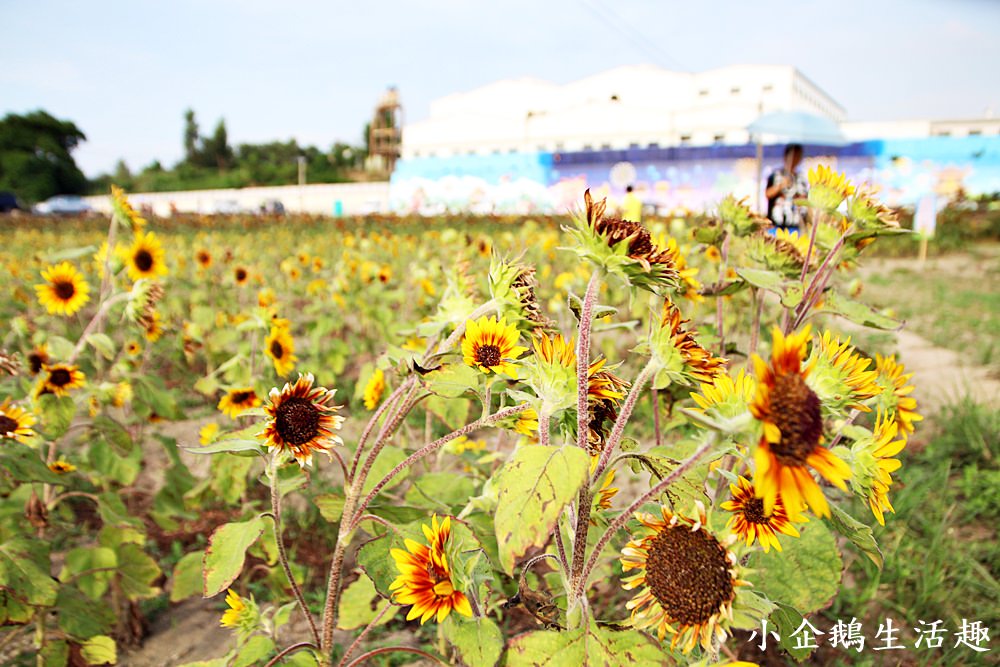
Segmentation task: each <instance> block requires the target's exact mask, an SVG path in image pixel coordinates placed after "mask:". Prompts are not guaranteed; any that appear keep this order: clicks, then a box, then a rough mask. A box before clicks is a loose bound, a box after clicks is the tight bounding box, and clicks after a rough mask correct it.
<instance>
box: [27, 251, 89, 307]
mask: <svg viewBox="0 0 1000 667" xmlns="http://www.w3.org/2000/svg"><path fill="white" fill-rule="evenodd" d="M42 279H43V280H44V281H45V282H44V283H39V284H38V285H35V293H36V294H37V295H38V303H40V304H41V305H43V306H45V309H46V310H47V311H49V312H50V313H52V314H53V315H66V316H69V315H72V314H74V313H75V312H76V311H78V310H80V309H81V308H83V305H84V304H85V303H87V302H88V301H89V300H90V286H89V285H87V282H86V281H85V280H84V279H83V274H81V273H80V272H79V271H77V270H76V267H74V266H73V265H72V264H70V263H69V262H62V263H61V264H57V265H54V266H50V267H48V268H47V269H45V270H44V271H42Z"/></svg>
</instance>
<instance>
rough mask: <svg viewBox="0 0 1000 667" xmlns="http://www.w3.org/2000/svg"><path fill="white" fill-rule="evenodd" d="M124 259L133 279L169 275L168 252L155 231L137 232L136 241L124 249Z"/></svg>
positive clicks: (129, 274) (129, 275)
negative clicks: (164, 249) (165, 251)
mask: <svg viewBox="0 0 1000 667" xmlns="http://www.w3.org/2000/svg"><path fill="white" fill-rule="evenodd" d="M123 259H124V260H125V268H126V269H127V270H128V277H129V278H131V279H132V281H136V280H139V279H140V278H150V279H155V278H156V277H157V276H165V275H167V262H166V253H164V251H163V245H162V244H161V243H160V239H158V238H157V237H156V234H154V233H153V232H141V231H140V232H136V235H135V241H133V243H132V246H131V247H129V248H127V249H126V250H125V251H124V257H123Z"/></svg>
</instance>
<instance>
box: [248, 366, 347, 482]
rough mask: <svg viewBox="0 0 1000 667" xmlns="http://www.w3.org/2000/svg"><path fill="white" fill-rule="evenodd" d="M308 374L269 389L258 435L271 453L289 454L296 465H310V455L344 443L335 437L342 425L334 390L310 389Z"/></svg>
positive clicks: (310, 381) (311, 378) (310, 377)
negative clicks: (261, 426)
mask: <svg viewBox="0 0 1000 667" xmlns="http://www.w3.org/2000/svg"><path fill="white" fill-rule="evenodd" d="M313 382H314V378H313V376H312V374H311V373H307V374H306V375H301V374H300V375H299V378H298V380H296V381H295V384H292V383H286V384H285V386H284V388H283V389H281V390H280V391H279V390H278V389H277V388H274V389H272V390H271V393H270V395H269V397H268V398H269V400H268V403H267V405H266V406H265V407H264V411H265V412H266V413H267V415H268V417H269V420H268V422H267V424H266V426H265V427H264V430H263V431H262V432H261V436H263V437H264V439H265V440H266V442H267V446H268V447H270V448H271V449H272V450H276V451H278V452H282V453H288V454H291V455H292V456H293V457H294V458H295V460H296V461H298V463H299V465H300V466H307V465H312V456H313V452H316V451H319V452H327V450H329V449H330V448H331V447H333V446H334V445H342V444H344V443H343V441H341V439H340V437H339V436H338V435H336V434H335V432H336V431H338V430H340V427H341V425H342V424H343V423H344V418H343V417H342V416H340V415H338V414H337V411H338V410H339V409H340V408H341V407H343V406H340V405H333V396H334V393H335V392H334V391H331V390H329V389H325V388H323V387H313Z"/></svg>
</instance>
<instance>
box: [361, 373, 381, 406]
mask: <svg viewBox="0 0 1000 667" xmlns="http://www.w3.org/2000/svg"><path fill="white" fill-rule="evenodd" d="M384 391H385V373H383V372H382V369H381V368H376V369H375V371H374V372H373V373H372V374H371V377H370V378H368V382H367V383H366V384H365V394H364V401H365V408H366V409H368V410H374V409H375V408H376V406H378V404H379V401H381V400H382V393H383V392H384Z"/></svg>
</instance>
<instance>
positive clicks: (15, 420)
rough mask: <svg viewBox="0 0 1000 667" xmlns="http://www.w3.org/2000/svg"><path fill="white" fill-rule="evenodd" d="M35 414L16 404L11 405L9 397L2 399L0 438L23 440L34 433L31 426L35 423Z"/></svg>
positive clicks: (0, 407)
mask: <svg viewBox="0 0 1000 667" xmlns="http://www.w3.org/2000/svg"><path fill="white" fill-rule="evenodd" d="M35 421H36V419H35V416H34V415H33V414H31V413H30V412H28V411H27V410H25V409H24V408H19V407H18V406H16V405H11V403H10V399H9V398H6V399H4V402H3V403H2V404H0V440H4V439H7V440H17V441H18V442H24V441H25V440H27V439H28V438H30V437H32V436H33V435H35V432H34V430H32V428H31V427H32V426H34V425H35Z"/></svg>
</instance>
